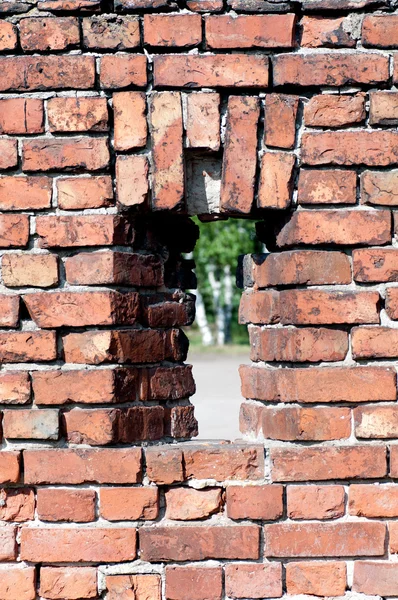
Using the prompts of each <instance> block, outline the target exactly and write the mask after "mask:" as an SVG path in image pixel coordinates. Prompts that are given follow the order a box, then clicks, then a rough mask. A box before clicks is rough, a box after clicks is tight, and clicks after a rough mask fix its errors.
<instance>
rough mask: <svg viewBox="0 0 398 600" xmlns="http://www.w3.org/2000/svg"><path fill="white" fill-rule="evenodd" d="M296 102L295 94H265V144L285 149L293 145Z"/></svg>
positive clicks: (297, 100)
mask: <svg viewBox="0 0 398 600" xmlns="http://www.w3.org/2000/svg"><path fill="white" fill-rule="evenodd" d="M298 102H299V99H298V97H297V96H288V95H286V94H267V95H266V96H265V121H264V142H265V143H266V145H267V146H275V147H277V148H286V149H291V148H293V147H294V142H295V139H296V118H297V110H298Z"/></svg>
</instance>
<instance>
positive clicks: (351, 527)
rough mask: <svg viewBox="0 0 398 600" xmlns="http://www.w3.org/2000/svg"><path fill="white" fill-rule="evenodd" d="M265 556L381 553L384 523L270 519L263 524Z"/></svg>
mask: <svg viewBox="0 0 398 600" xmlns="http://www.w3.org/2000/svg"><path fill="white" fill-rule="evenodd" d="M264 535H265V547H264V553H265V556H270V557H286V558H289V557H292V558H296V557H297V558H299V557H303V558H304V557H307V556H308V557H312V556H313V557H318V556H319V557H326V556H330V557H339V558H340V557H342V556H382V555H383V554H384V543H385V538H386V526H385V524H384V523H364V522H360V523H272V524H271V525H265V526H264Z"/></svg>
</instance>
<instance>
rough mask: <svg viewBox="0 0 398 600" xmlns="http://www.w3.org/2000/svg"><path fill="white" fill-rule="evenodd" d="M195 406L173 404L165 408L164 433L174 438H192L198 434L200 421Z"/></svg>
mask: <svg viewBox="0 0 398 600" xmlns="http://www.w3.org/2000/svg"><path fill="white" fill-rule="evenodd" d="M194 413H195V407H194V406H173V407H172V408H166V409H165V415H164V416H165V424H164V435H166V436H171V437H174V438H192V437H196V436H197V435H198V421H197V420H196V418H195V414H194Z"/></svg>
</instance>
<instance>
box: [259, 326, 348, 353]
mask: <svg viewBox="0 0 398 600" xmlns="http://www.w3.org/2000/svg"><path fill="white" fill-rule="evenodd" d="M249 335H250V348H251V360H254V361H259V360H265V361H278V362H319V361H334V360H344V358H345V356H346V354H347V351H348V335H347V333H346V332H345V331H339V330H336V329H326V328H325V329H323V328H319V329H314V328H300V329H293V328H291V327H284V328H281V329H280V328H266V329H263V328H260V327H250V329H249Z"/></svg>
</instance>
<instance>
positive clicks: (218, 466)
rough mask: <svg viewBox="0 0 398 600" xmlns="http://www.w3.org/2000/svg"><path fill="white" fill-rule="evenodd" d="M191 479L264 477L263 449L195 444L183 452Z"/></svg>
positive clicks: (232, 444)
mask: <svg viewBox="0 0 398 600" xmlns="http://www.w3.org/2000/svg"><path fill="white" fill-rule="evenodd" d="M183 452H184V462H185V474H186V477H187V478H188V479H192V478H193V479H215V480H216V481H225V480H245V479H247V480H256V479H262V478H263V470H264V452H263V448H262V446H255V445H246V444H239V443H230V444H224V445H223V444H211V443H210V444H197V445H196V444H195V445H192V446H187V447H185V448H184V449H183Z"/></svg>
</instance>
